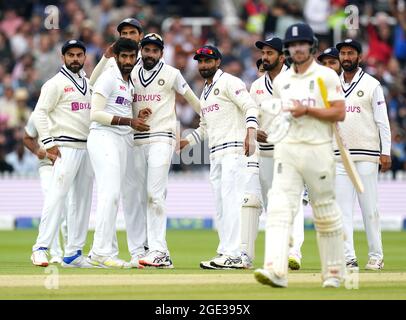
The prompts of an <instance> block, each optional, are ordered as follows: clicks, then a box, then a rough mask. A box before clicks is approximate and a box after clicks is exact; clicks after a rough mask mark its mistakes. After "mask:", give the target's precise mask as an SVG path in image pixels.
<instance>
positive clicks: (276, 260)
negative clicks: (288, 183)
mask: <svg viewBox="0 0 406 320" xmlns="http://www.w3.org/2000/svg"><path fill="white" fill-rule="evenodd" d="M292 222H293V210H292V209H291V206H290V205H289V201H288V197H287V195H286V194H285V193H283V192H281V191H278V190H273V189H271V190H270V191H269V193H268V218H267V222H266V232H265V263H264V268H265V269H268V270H273V272H274V273H275V274H276V275H277V276H278V277H281V278H284V277H286V276H287V274H288V254H289V238H290V234H291V230H292Z"/></svg>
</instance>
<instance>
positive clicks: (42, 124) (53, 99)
mask: <svg viewBox="0 0 406 320" xmlns="http://www.w3.org/2000/svg"><path fill="white" fill-rule="evenodd" d="M60 96H61V91H60V90H59V89H58V86H57V84H56V83H55V81H52V80H50V81H47V82H46V83H45V84H44V85H43V86H42V88H41V94H40V96H39V99H38V102H37V105H36V106H35V110H34V112H33V117H34V124H35V127H36V128H37V131H38V134H39V136H40V138H41V141H42V143H43V144H44V145H45V148H46V149H49V148H52V147H53V146H55V143H54V142H53V138H52V136H51V133H50V130H49V125H48V114H49V113H50V112H51V111H52V110H54V109H55V107H56V106H57V104H58V102H59V99H60Z"/></svg>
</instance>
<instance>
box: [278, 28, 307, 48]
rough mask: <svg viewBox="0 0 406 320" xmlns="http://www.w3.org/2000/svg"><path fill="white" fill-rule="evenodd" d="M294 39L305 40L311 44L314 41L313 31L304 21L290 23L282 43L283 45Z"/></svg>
mask: <svg viewBox="0 0 406 320" xmlns="http://www.w3.org/2000/svg"><path fill="white" fill-rule="evenodd" d="M295 41H307V42H309V43H311V44H313V43H314V33H313V30H312V28H311V27H310V26H309V25H308V24H306V23H295V24H292V25H291V26H290V27H289V28H288V29H286V32H285V39H284V40H283V43H284V45H285V47H287V46H288V45H289V43H292V42H295Z"/></svg>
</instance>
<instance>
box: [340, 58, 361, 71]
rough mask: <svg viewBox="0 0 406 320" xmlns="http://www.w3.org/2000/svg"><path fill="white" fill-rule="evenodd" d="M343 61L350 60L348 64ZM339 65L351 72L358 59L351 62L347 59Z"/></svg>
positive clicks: (355, 66) (356, 66) (356, 65)
mask: <svg viewBox="0 0 406 320" xmlns="http://www.w3.org/2000/svg"><path fill="white" fill-rule="evenodd" d="M344 62H350V64H346V65H344ZM341 67H342V68H343V69H344V71H346V72H351V71H354V70H355V69H356V68H358V61H356V62H351V61H348V60H345V61H343V63H341Z"/></svg>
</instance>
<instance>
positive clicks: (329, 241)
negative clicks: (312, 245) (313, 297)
mask: <svg viewBox="0 0 406 320" xmlns="http://www.w3.org/2000/svg"><path fill="white" fill-rule="evenodd" d="M313 212H314V216H315V218H314V224H315V227H316V231H317V243H318V246H319V252H320V260H321V273H322V279H323V281H324V280H326V279H328V278H332V277H334V278H338V279H342V278H343V276H344V271H345V260H344V235H343V225H342V221H341V212H340V209H339V208H338V206H337V204H336V203H335V201H334V200H330V201H328V202H325V203H315V204H314V205H313Z"/></svg>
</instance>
